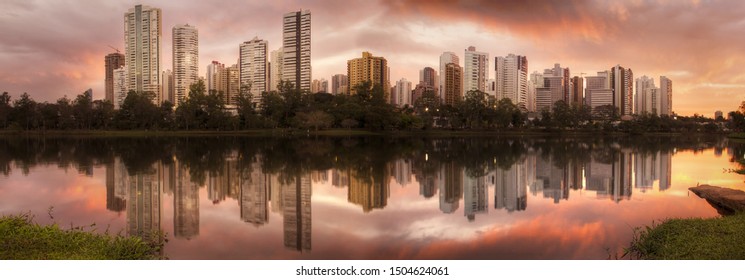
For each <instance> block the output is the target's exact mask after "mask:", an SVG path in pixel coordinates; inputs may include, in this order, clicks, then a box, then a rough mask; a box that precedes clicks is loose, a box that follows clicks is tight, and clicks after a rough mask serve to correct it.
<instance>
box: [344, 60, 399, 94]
mask: <svg viewBox="0 0 745 280" xmlns="http://www.w3.org/2000/svg"><path fill="white" fill-rule="evenodd" d="M347 76H348V77H349V93H350V94H356V93H357V90H356V89H355V87H356V86H357V85H359V84H361V83H362V82H365V81H369V82H371V85H370V86H375V85H378V86H381V87H383V91H384V93H385V100H389V98H390V88H391V83H390V81H389V80H388V77H389V73H388V61H387V60H386V59H385V58H384V57H376V56H373V55H372V54H370V53H369V52H362V58H355V59H351V60H348V61H347Z"/></svg>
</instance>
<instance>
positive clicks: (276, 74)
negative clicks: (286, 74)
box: [269, 48, 284, 91]
mask: <svg viewBox="0 0 745 280" xmlns="http://www.w3.org/2000/svg"><path fill="white" fill-rule="evenodd" d="M270 55H271V62H270V64H269V65H270V67H269V91H276V90H277V85H279V81H281V80H282V65H284V63H283V56H282V55H283V52H282V48H279V49H276V50H273V51H272V52H271V54H270Z"/></svg>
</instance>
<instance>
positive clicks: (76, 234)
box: [0, 215, 161, 260]
mask: <svg viewBox="0 0 745 280" xmlns="http://www.w3.org/2000/svg"><path fill="white" fill-rule="evenodd" d="M160 250H161V246H160V245H157V244H149V243H147V242H144V241H142V240H141V239H140V238H135V237H122V236H109V235H106V234H96V233H92V232H87V231H84V230H81V229H71V230H64V229H61V228H60V227H59V226H58V225H56V224H55V225H51V226H41V225H38V224H35V223H34V222H33V221H32V220H31V218H29V216H27V215H19V216H6V217H1V218H0V259H4V260H143V259H145V260H148V259H159V258H161V256H160V254H159V252H160Z"/></svg>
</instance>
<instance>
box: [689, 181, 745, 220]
mask: <svg viewBox="0 0 745 280" xmlns="http://www.w3.org/2000/svg"><path fill="white" fill-rule="evenodd" d="M689 190H690V191H692V192H693V193H695V194H696V195H698V196H699V197H701V198H703V199H706V202H708V203H709V204H711V206H713V207H714V208H715V209H717V212H719V214H721V215H732V214H735V213H739V212H745V192H743V191H740V190H734V189H729V188H722V187H716V186H710V185H700V186H696V187H692V188H689Z"/></svg>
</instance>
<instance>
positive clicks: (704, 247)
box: [625, 213, 745, 260]
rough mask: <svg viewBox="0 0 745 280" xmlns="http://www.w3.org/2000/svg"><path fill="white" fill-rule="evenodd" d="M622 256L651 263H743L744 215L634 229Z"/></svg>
mask: <svg viewBox="0 0 745 280" xmlns="http://www.w3.org/2000/svg"><path fill="white" fill-rule="evenodd" d="M625 255H627V256H630V257H631V258H638V259H652V260H743V259H745V214H743V213H740V214H736V215H732V216H724V217H719V218H711V219H700V218H692V219H670V220H667V221H665V222H663V223H661V224H659V225H656V226H654V225H653V226H651V227H650V226H647V227H646V228H644V229H636V230H635V232H634V238H633V240H632V242H631V246H630V247H629V248H626V254H625Z"/></svg>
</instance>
